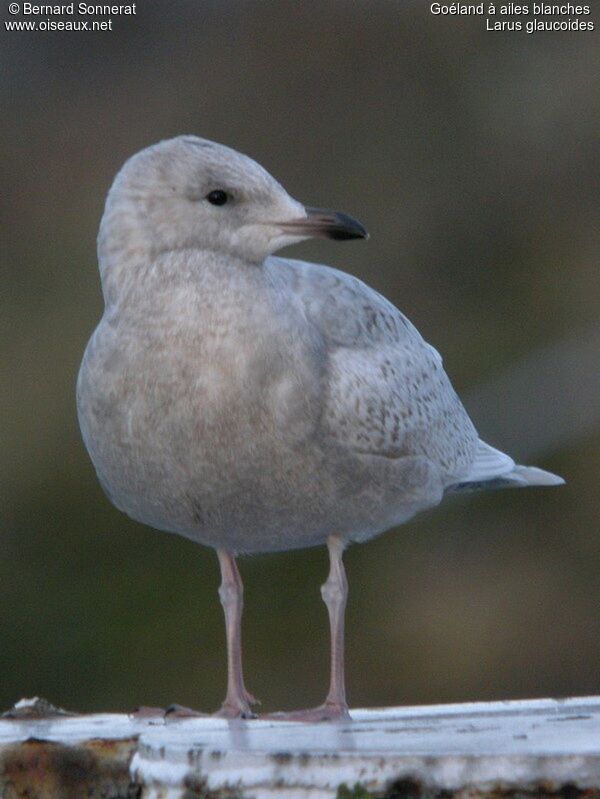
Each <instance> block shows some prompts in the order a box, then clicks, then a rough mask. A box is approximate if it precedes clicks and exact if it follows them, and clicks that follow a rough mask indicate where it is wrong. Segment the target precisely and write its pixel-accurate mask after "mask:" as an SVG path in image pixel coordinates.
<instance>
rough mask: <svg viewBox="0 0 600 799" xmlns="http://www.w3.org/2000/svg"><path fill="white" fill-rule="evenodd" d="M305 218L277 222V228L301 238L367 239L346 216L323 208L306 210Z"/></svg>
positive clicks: (351, 218) (362, 229)
mask: <svg viewBox="0 0 600 799" xmlns="http://www.w3.org/2000/svg"><path fill="white" fill-rule="evenodd" d="M305 210H306V217H302V218H301V219H292V220H289V221H288V222H278V223H277V225H278V227H279V228H280V229H281V230H283V231H285V232H287V233H291V234H292V235H300V236H301V237H309V236H320V237H322V238H326V239H335V240H336V241H345V240H348V239H368V238H369V234H368V233H367V231H366V230H365V229H364V227H363V226H362V225H361V224H360V222H358V221H357V220H356V219H354V218H353V217H351V216H348V214H342V213H340V212H339V211H329V210H327V209H325V208H306V209H305Z"/></svg>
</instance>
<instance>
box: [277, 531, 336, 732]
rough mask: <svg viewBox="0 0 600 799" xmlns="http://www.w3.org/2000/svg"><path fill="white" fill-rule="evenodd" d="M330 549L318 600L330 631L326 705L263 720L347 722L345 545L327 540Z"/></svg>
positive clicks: (332, 538) (330, 538)
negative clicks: (327, 616) (323, 607)
mask: <svg viewBox="0 0 600 799" xmlns="http://www.w3.org/2000/svg"><path fill="white" fill-rule="evenodd" d="M327 547H328V549H329V576H328V577H327V580H326V581H325V582H324V583H323V585H322V586H321V596H322V597H323V601H324V602H325V604H326V605H327V612H328V613H329V626H330V628H331V677H330V680H329V692H328V694H327V697H326V699H325V702H324V703H323V704H322V705H319V707H315V708H311V709H309V710H293V711H291V712H286V713H268V714H264V716H263V718H271V719H282V720H285V721H309V722H310V721H328V720H330V721H333V720H346V719H349V718H350V714H349V713H348V705H347V704H346V685H345V680H344V611H345V610H346V600H347V598H348V581H347V579H346V571H345V569H344V564H343V562H342V553H343V551H344V543H343V542H342V540H341V539H340V538H338V537H337V536H333V535H332V536H330V537H329V539H328V540H327Z"/></svg>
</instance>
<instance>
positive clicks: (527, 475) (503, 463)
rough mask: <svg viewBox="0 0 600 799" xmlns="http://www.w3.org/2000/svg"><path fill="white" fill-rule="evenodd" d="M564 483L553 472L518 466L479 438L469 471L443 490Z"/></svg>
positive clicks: (508, 456)
mask: <svg viewBox="0 0 600 799" xmlns="http://www.w3.org/2000/svg"><path fill="white" fill-rule="evenodd" d="M564 482H565V481H564V480H563V478H562V477H559V476H558V475H557V474H552V472H545V471H544V470H543V469H538V468H537V467H536V466H519V465H518V464H516V463H515V462H514V461H513V459H512V458H511V457H510V455H506V454H505V453H504V452H500V450H498V449H494V447H490V445H489V444H486V443H485V441H481V440H480V441H479V446H478V448H477V453H476V455H475V460H474V462H473V464H472V466H471V471H470V472H469V473H468V475H467V476H466V477H463V478H462V480H461V481H460V482H459V483H455V484H454V485H451V486H448V488H447V489H446V490H447V491H481V490H483V489H495V488H522V487H524V486H559V485H563V484H564Z"/></svg>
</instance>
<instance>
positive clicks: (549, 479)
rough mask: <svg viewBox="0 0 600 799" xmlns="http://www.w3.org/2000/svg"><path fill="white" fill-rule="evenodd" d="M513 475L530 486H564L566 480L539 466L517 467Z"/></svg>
mask: <svg viewBox="0 0 600 799" xmlns="http://www.w3.org/2000/svg"><path fill="white" fill-rule="evenodd" d="M512 475H515V476H518V477H519V478H522V479H523V480H524V482H525V483H526V484H527V485H530V486H562V485H565V484H566V480H565V479H564V478H563V477H560V475H558V474H553V473H552V472H547V471H545V470H544V469H538V467H537V466H516V467H515V469H514V470H513V472H512V473H511V475H510V476H511V477H512Z"/></svg>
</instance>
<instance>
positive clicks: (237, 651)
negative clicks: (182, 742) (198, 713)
mask: <svg viewBox="0 0 600 799" xmlns="http://www.w3.org/2000/svg"><path fill="white" fill-rule="evenodd" d="M217 555H218V558H219V564H220V566H221V585H220V586H219V597H220V599H221V604H222V605H223V611H224V613H225V634H226V638H227V695H226V696H225V700H224V702H223V704H222V705H221V709H220V710H219V711H217V714H216V715H218V716H225V717H227V718H235V717H237V716H242V717H251V716H253V713H252V710H251V709H250V705H253V704H255V703H256V699H255V698H254V697H253V696H252V694H250V693H249V692H248V691H247V690H246V686H245V685H244V676H243V672H242V608H243V606H244V600H243V593H244V587H243V585H242V578H241V577H240V573H239V571H238V567H237V565H236V562H235V558H234V557H233V555H231V554H230V553H229V552H224V551H223V550H222V549H218V550H217Z"/></svg>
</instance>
